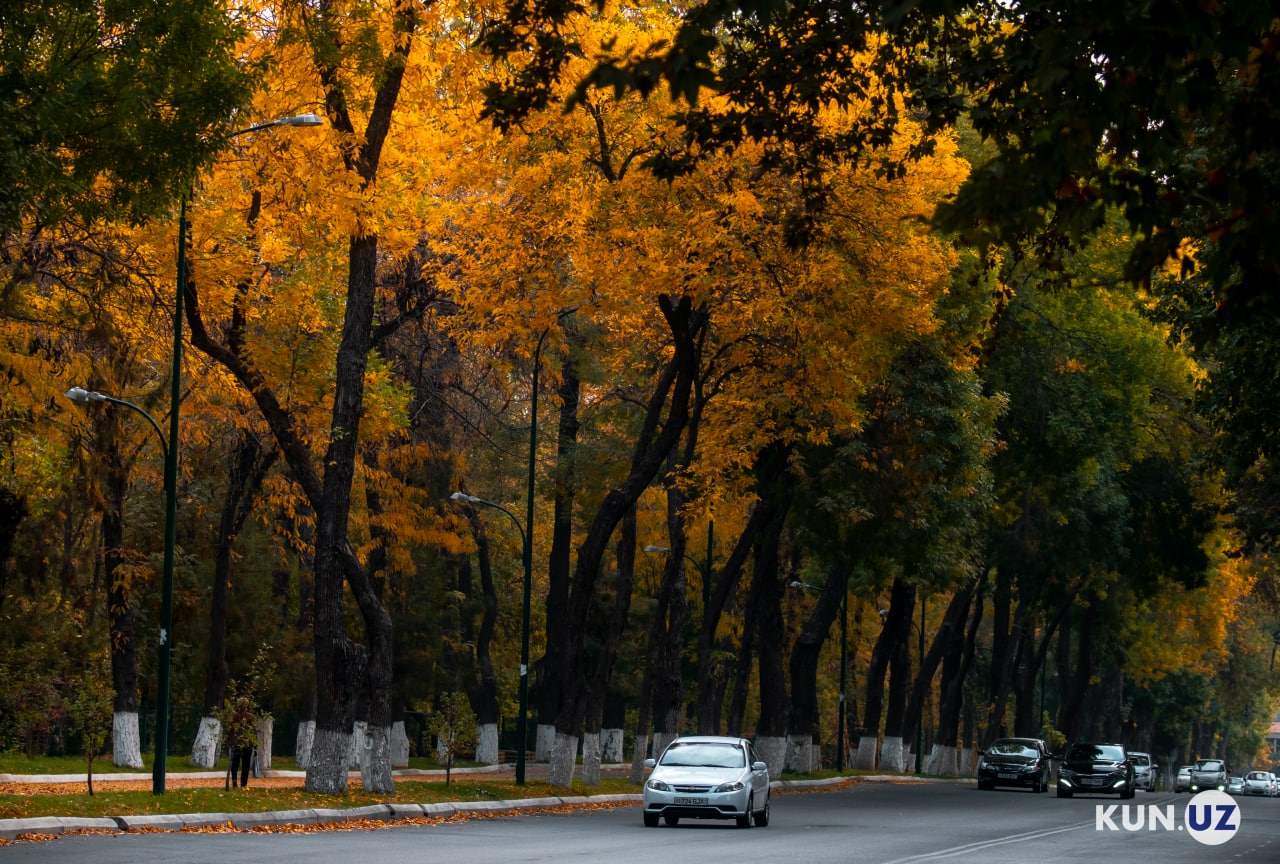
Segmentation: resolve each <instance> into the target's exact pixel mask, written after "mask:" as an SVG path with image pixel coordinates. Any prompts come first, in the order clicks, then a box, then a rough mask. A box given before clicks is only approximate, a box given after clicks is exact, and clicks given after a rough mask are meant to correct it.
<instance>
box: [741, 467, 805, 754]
mask: <svg viewBox="0 0 1280 864" xmlns="http://www.w3.org/2000/svg"><path fill="white" fill-rule="evenodd" d="M793 491H794V481H793V478H792V475H791V473H790V472H789V471H783V472H782V473H781V475H780V476H779V477H778V480H777V483H776V484H775V485H774V487H773V488H771V489H769V490H767V492H766V493H765V494H767V495H770V496H771V497H772V498H773V506H774V512H773V516H772V518H771V519H770V521H769V524H768V526H767V528H766V529H765V531H764V533H763V535H762V536H761V538H760V542H759V543H758V544H757V546H756V554H755V565H754V568H753V571H752V577H751V595H750V600H749V602H750V603H751V604H752V605H753V606H754V607H755V615H754V617H755V620H756V628H757V637H758V643H757V647H756V652H757V657H758V658H759V666H760V716H759V718H758V719H757V721H756V735H757V736H758V737H766V736H767V737H778V738H785V737H786V734H787V725H788V720H789V717H788V714H789V707H790V706H789V704H788V699H787V681H786V674H785V672H784V666H783V660H782V654H783V648H784V643H785V641H786V637H785V626H784V624H783V620H782V597H783V594H784V593H785V592H786V585H785V582H784V573H783V571H782V562H781V558H780V555H781V547H782V532H783V528H784V526H785V524H786V517H787V513H788V511H790V509H791V500H792V495H793ZM766 758H768V757H766ZM779 767H781V766H779Z"/></svg>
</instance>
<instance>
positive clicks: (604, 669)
mask: <svg viewBox="0 0 1280 864" xmlns="http://www.w3.org/2000/svg"><path fill="white" fill-rule="evenodd" d="M614 550H615V551H614V557H615V560H616V562H617V569H616V573H615V578H614V580H613V603H612V605H611V606H607V607H606V606H602V608H601V609H600V612H599V620H598V621H597V622H596V628H595V629H596V638H595V642H596V643H597V644H598V645H599V649H598V652H597V655H596V658H595V668H594V669H593V670H592V672H591V679H590V681H589V682H588V693H587V715H586V734H587V738H586V739H584V741H583V747H582V778H583V781H584V782H585V783H586V784H587V785H589V786H599V785H600V757H601V749H600V744H601V742H600V729H601V724H602V723H603V720H604V711H605V703H606V700H607V698H608V695H609V679H610V678H611V677H612V676H613V665H614V662H615V661H616V660H617V657H618V646H619V645H620V644H621V643H622V633H623V631H624V630H625V629H626V626H627V613H628V612H629V611H630V609H631V589H632V586H633V585H634V583H635V573H636V511H635V509H634V508H633V509H632V510H631V511H630V512H629V513H627V515H626V516H624V517H623V518H622V523H621V525H620V526H619V530H618V542H617V545H616V546H615V547H614Z"/></svg>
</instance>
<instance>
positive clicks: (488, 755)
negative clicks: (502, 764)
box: [476, 723, 498, 765]
mask: <svg viewBox="0 0 1280 864" xmlns="http://www.w3.org/2000/svg"><path fill="white" fill-rule="evenodd" d="M476 761H477V762H479V763H480V764H481V765H497V764H498V724H497V723H481V724H480V725H479V726H477V727H476Z"/></svg>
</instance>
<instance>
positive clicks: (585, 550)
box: [548, 295, 707, 786]
mask: <svg viewBox="0 0 1280 864" xmlns="http://www.w3.org/2000/svg"><path fill="white" fill-rule="evenodd" d="M658 303H659V306H660V308H661V310H662V313H663V316H664V317H665V318H666V320H667V323H668V325H669V327H670V329H671V335H672V337H673V342H674V348H675V352H674V355H673V356H672V358H671V359H670V361H668V363H667V365H666V367H665V368H664V370H663V372H662V374H661V375H660V377H659V381H658V383H657V386H656V387H655V388H654V392H653V396H652V397H651V399H650V401H649V404H648V406H647V408H646V412H645V418H644V426H643V429H642V430H641V433H640V435H639V437H638V438H637V441H636V448H635V451H634V456H633V459H632V465H631V471H630V473H629V474H628V476H627V478H626V479H625V480H623V481H622V482H621V483H620V484H618V486H616V487H615V488H613V489H612V490H610V491H609V493H608V494H607V495H606V496H605V498H604V500H603V501H602V502H601V503H600V506H599V509H598V510H597V511H596V515H595V517H594V518H593V519H592V520H591V524H590V525H589V527H588V528H587V532H586V536H585V537H584V539H583V541H582V545H581V546H579V548H578V560H577V565H576V567H575V569H574V579H573V584H572V585H571V586H570V591H569V619H568V636H569V639H568V645H567V654H566V657H565V669H566V673H565V675H564V679H563V680H565V681H566V682H569V683H572V684H574V685H575V687H574V689H572V690H570V691H568V692H566V694H565V699H564V702H563V704H562V706H561V709H560V713H559V715H558V716H557V718H556V737H557V750H559V749H560V747H561V743H562V742H563V743H564V744H568V743H570V742H572V741H576V740H577V735H578V732H579V730H580V729H582V726H583V721H584V718H585V712H586V702H585V700H584V698H582V697H583V695H584V694H583V692H582V691H581V689H580V686H578V685H579V682H583V681H585V680H586V674H585V672H586V670H585V655H584V648H585V639H586V635H587V617H588V612H589V610H590V608H591V604H592V600H593V596H594V594H595V589H596V582H597V581H598V579H599V575H600V562H601V560H602V559H603V557H604V554H605V551H606V549H607V545H608V542H609V539H610V537H612V535H613V532H614V529H615V528H616V527H617V525H618V523H619V522H620V521H621V520H622V518H623V516H625V515H626V513H627V511H628V510H630V509H631V508H632V507H633V506H634V505H635V502H636V501H637V500H639V498H640V495H641V494H642V493H643V492H644V490H645V488H647V487H648V485H649V483H650V482H651V481H652V480H653V478H654V476H655V475H656V474H657V472H658V469H659V468H660V467H661V466H662V463H663V461H664V460H665V458H666V455H667V454H668V453H670V452H671V448H672V447H674V446H675V444H676V442H677V441H679V440H680V435H681V433H682V432H683V430H684V426H685V424H686V423H687V422H688V419H689V407H690V399H691V393H692V390H693V382H694V378H695V376H696V374H697V370H698V355H699V352H700V348H701V341H702V339H703V336H704V334H705V332H706V323H707V313H706V310H705V309H704V308H698V309H694V308H693V305H692V301H691V300H690V299H689V298H688V297H682V298H680V299H679V300H675V301H673V300H672V299H671V298H670V297H668V296H666V295H662V296H661V297H659V299H658ZM664 408H666V411H665V419H664V417H663V415H664V411H663V409H664ZM570 760H571V757H570V756H569V755H568V754H567V753H559V752H557V753H556V754H554V755H553V758H552V766H551V770H550V771H549V772H548V782H550V783H551V784H552V785H554V786H568V785H569V784H570V783H571V782H572V775H573V763H572V761H570Z"/></svg>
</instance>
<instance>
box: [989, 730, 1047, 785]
mask: <svg viewBox="0 0 1280 864" xmlns="http://www.w3.org/2000/svg"><path fill="white" fill-rule="evenodd" d="M997 786H1025V787H1028V788H1030V789H1031V791H1032V792H1047V791H1049V753H1048V750H1047V748H1046V747H1045V743H1044V742H1043V741H1041V740H1040V739H1039V738H998V739H996V740H995V741H993V742H992V744H991V746H990V747H988V748H987V749H986V750H983V751H982V760H981V761H980V762H979V763H978V788H979V789H994V788H995V787H997Z"/></svg>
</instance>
